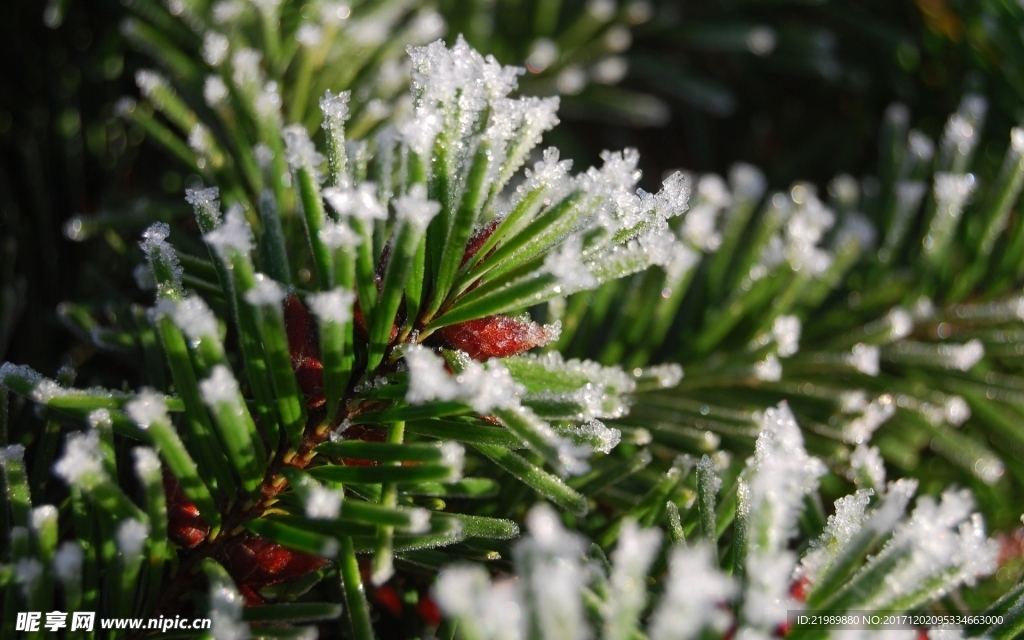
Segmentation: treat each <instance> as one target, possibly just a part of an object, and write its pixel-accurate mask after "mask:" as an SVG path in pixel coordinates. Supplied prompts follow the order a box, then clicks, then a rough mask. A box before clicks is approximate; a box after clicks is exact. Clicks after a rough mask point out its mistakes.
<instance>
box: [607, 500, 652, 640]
mask: <svg viewBox="0 0 1024 640" xmlns="http://www.w3.org/2000/svg"><path fill="white" fill-rule="evenodd" d="M660 549H661V530H660V529H641V528H640V526H639V525H638V524H637V523H636V521H635V520H633V519H631V518H630V519H627V520H625V521H624V522H623V523H622V527H621V528H620V530H619V537H618V542H617V543H616V545H615V551H613V552H612V573H611V576H610V577H609V580H608V582H609V593H608V599H607V601H606V604H605V608H604V609H605V610H604V612H603V614H604V634H603V637H606V638H623V637H627V636H628V635H629V633H630V630H631V628H632V627H633V626H634V625H636V622H637V619H638V618H639V617H640V612H641V611H642V610H643V608H644V604H645V602H646V599H647V584H646V583H647V580H646V579H647V571H648V570H649V569H650V567H651V563H652V562H653V561H654V558H655V556H656V555H657V553H658V551H659V550H660Z"/></svg>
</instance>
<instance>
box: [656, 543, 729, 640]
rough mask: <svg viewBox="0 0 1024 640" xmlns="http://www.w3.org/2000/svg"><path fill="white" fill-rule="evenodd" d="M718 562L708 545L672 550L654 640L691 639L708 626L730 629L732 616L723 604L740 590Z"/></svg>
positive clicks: (658, 608) (715, 629)
mask: <svg viewBox="0 0 1024 640" xmlns="http://www.w3.org/2000/svg"><path fill="white" fill-rule="evenodd" d="M717 565H718V562H717V559H716V558H715V551H714V550H713V549H711V548H710V547H708V546H706V545H699V546H695V547H693V548H689V549H688V548H685V547H677V548H675V549H673V550H672V555H671V556H670V558H669V573H668V580H667V583H668V585H667V586H666V588H665V595H664V596H663V597H662V599H661V601H660V602H659V603H658V606H657V607H656V608H655V610H654V615H653V617H652V619H651V625H650V628H649V632H648V635H649V637H650V638H651V640H691V639H693V638H698V637H700V633H701V631H702V630H704V629H711V630H713V631H715V632H718V633H724V632H725V631H726V629H728V627H729V625H730V624H731V622H732V616H731V615H730V614H729V611H728V609H724V608H722V607H721V605H722V604H723V603H725V602H727V601H729V600H731V599H732V598H733V597H735V595H736V594H737V592H738V591H739V589H738V585H737V584H736V582H735V580H733V579H732V578H730V577H729V576H727V575H725V574H724V573H722V572H721V571H720V570H719V569H718V566H717Z"/></svg>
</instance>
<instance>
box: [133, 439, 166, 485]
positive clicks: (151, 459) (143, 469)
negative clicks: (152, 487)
mask: <svg viewBox="0 0 1024 640" xmlns="http://www.w3.org/2000/svg"><path fill="white" fill-rule="evenodd" d="M132 455H133V456H134V457H135V475H137V476H139V478H140V479H141V480H142V481H143V482H147V483H155V482H160V477H161V476H160V458H159V456H157V454H156V451H154V450H153V449H150V448H149V447H135V448H134V449H132Z"/></svg>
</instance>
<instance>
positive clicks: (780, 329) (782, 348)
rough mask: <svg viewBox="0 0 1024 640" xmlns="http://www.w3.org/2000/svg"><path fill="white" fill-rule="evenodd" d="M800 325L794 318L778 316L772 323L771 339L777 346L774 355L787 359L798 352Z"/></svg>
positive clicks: (796, 318)
mask: <svg viewBox="0 0 1024 640" xmlns="http://www.w3.org/2000/svg"><path fill="white" fill-rule="evenodd" d="M801 328H802V325H801V323H800V318H798V317H796V316H778V317H777V318H775V320H774V321H773V322H772V337H773V338H774V339H775V344H776V345H778V348H777V349H776V353H778V356H779V357H780V358H788V357H790V356H791V355H793V354H795V353H796V352H797V351H799V350H800V331H801Z"/></svg>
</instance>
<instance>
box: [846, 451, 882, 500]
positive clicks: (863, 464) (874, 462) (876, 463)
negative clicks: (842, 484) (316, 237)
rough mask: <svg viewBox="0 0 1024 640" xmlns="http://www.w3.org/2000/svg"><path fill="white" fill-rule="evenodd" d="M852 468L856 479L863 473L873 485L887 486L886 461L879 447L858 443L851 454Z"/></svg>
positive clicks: (853, 478)
mask: <svg viewBox="0 0 1024 640" xmlns="http://www.w3.org/2000/svg"><path fill="white" fill-rule="evenodd" d="M850 468H851V470H852V472H853V473H852V474H851V475H853V477H852V478H850V479H851V480H856V478H857V476H858V475H863V476H864V477H866V478H867V479H868V481H869V482H870V483H871V485H872V486H874V487H878V488H879V489H882V488H883V487H884V486H885V461H884V460H883V459H882V454H881V452H880V451H879V450H878V447H870V448H869V447H868V446H867V445H865V444H858V445H857V447H856V448H855V449H854V450H853V453H851V454H850Z"/></svg>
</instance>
